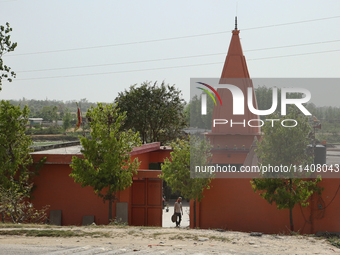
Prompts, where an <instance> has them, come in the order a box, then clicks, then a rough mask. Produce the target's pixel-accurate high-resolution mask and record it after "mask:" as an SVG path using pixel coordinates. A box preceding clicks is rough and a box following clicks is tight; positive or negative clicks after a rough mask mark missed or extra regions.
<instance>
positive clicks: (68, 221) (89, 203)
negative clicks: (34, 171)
mask: <svg viewBox="0 0 340 255" xmlns="http://www.w3.org/2000/svg"><path fill="white" fill-rule="evenodd" d="M149 147H150V148H149ZM141 148H142V149H139V150H138V151H137V152H134V153H133V154H132V159H134V158H135V157H138V160H139V161H141V165H140V167H139V168H140V169H149V163H152V162H161V161H158V160H159V159H164V158H165V157H169V156H170V151H171V150H164V151H163V150H160V151H159V152H157V151H158V150H159V144H152V146H150V145H147V146H145V145H143V146H142V147H141ZM145 148H146V149H145ZM155 148H156V151H155ZM139 153H140V154H139ZM32 156H33V160H34V162H38V161H39V159H41V158H42V157H44V156H46V157H47V160H46V162H45V164H44V166H43V167H42V168H41V169H40V171H39V176H37V177H35V178H34V180H33V182H34V185H35V186H36V188H35V190H34V192H33V196H34V198H33V199H31V202H32V203H33V204H34V207H35V208H37V209H41V208H42V207H43V206H45V205H50V208H49V210H48V211H47V215H49V211H50V210H62V225H81V224H82V217H83V216H85V215H95V223H96V224H97V225H98V224H108V223H109V220H108V218H109V217H108V210H109V204H108V203H107V202H106V203H104V202H103V199H102V198H99V197H98V196H97V195H96V194H95V193H94V191H93V189H92V188H91V187H85V188H82V187H81V185H80V184H77V183H75V182H74V180H73V178H71V177H70V176H69V174H70V173H71V171H72V168H71V167H70V165H69V164H70V162H71V159H72V155H53V154H45V155H43V154H33V155H32ZM78 156H79V155H78ZM160 174H161V171H156V170H153V171H144V170H140V171H138V173H137V174H136V175H135V178H158V176H159V175H160ZM160 192H161V191H160ZM117 197H118V198H119V202H127V203H128V210H129V221H131V201H132V197H131V187H130V188H127V189H126V190H124V191H122V192H120V193H118V194H117ZM159 199H161V196H160V198H159ZM160 206H161V205H160ZM115 208H116V206H115V204H114V205H113V218H114V217H115V215H116V212H115ZM129 224H131V222H129Z"/></svg>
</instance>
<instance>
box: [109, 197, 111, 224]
mask: <svg viewBox="0 0 340 255" xmlns="http://www.w3.org/2000/svg"><path fill="white" fill-rule="evenodd" d="M111 220H112V200H111V199H110V200H109V223H110V222H111Z"/></svg>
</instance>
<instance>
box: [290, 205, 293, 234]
mask: <svg viewBox="0 0 340 255" xmlns="http://www.w3.org/2000/svg"><path fill="white" fill-rule="evenodd" d="M289 218H290V231H292V232H293V231H294V223H293V209H292V208H289Z"/></svg>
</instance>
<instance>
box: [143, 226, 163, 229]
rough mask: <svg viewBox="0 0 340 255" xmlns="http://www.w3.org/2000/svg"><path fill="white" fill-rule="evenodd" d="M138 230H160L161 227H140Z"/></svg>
mask: <svg viewBox="0 0 340 255" xmlns="http://www.w3.org/2000/svg"><path fill="white" fill-rule="evenodd" d="M140 229H161V227H148V226H141V227H140Z"/></svg>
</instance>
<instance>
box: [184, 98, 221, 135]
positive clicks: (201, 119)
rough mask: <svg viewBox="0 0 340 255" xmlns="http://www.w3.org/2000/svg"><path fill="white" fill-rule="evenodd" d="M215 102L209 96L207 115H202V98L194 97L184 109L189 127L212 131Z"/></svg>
mask: <svg viewBox="0 0 340 255" xmlns="http://www.w3.org/2000/svg"><path fill="white" fill-rule="evenodd" d="M213 109H214V101H213V100H212V98H211V97H210V96H207V114H206V115H202V114H201V97H197V96H194V97H193V98H192V99H191V100H190V102H189V104H187V105H186V107H185V109H184V113H185V120H186V123H187V125H188V126H190V127H196V128H202V129H209V130H211V125H212V115H213Z"/></svg>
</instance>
